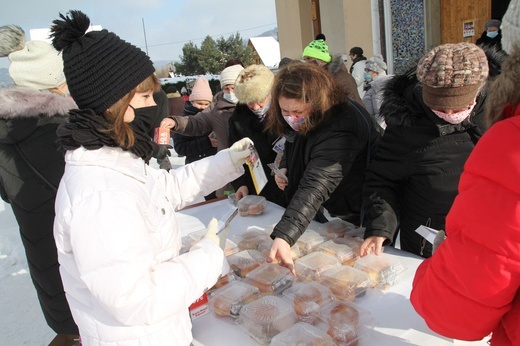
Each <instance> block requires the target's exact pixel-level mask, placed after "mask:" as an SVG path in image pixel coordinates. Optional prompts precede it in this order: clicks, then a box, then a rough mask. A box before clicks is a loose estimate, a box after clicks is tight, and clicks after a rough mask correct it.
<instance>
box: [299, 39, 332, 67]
mask: <svg viewBox="0 0 520 346" xmlns="http://www.w3.org/2000/svg"><path fill="white" fill-rule="evenodd" d="M305 57H309V58H314V59H318V60H321V61H325V62H326V63H329V62H330V61H331V60H332V57H331V56H330V54H329V47H328V46H327V44H326V43H325V41H323V40H314V41H312V42H311V43H309V45H308V46H307V47H305V49H304V50H303V54H302V58H305Z"/></svg>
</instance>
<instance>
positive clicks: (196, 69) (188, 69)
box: [175, 41, 205, 75]
mask: <svg viewBox="0 0 520 346" xmlns="http://www.w3.org/2000/svg"><path fill="white" fill-rule="evenodd" d="M199 56H200V49H199V48H198V47H197V45H196V44H194V43H193V42H191V41H190V42H188V43H186V44H185V45H184V46H183V47H182V56H181V62H180V63H179V64H175V68H176V70H177V72H178V73H180V74H183V75H197V74H204V73H205V71H204V69H203V68H202V67H201V66H200V63H199Z"/></svg>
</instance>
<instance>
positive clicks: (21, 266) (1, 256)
mask: <svg viewBox="0 0 520 346" xmlns="http://www.w3.org/2000/svg"><path fill="white" fill-rule="evenodd" d="M170 161H171V162H172V166H173V168H176V167H179V166H181V165H183V164H184V158H179V157H177V155H176V154H175V152H174V151H173V150H172V157H171V159H170ZM151 166H154V167H158V166H157V164H156V162H155V160H154V159H152V162H151ZM55 336H56V334H55V333H54V331H53V330H52V329H50V328H49V327H48V326H47V324H46V323H45V320H44V318H43V314H42V312H41V310H40V305H39V303H38V298H37V297H36V291H35V289H34V286H33V284H32V282H31V277H30V276H29V269H28V267H27V260H26V258H25V252H24V248H23V246H22V241H21V240H20V235H19V231H18V224H17V222H16V219H15V217H14V215H13V212H12V209H11V207H10V206H9V204H6V203H5V202H4V201H2V200H0V346H21V345H29V346H44V345H45V346H46V345H48V344H49V343H50V342H51V340H52V339H53V338H54V337H55Z"/></svg>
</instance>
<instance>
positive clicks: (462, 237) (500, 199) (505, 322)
mask: <svg viewBox="0 0 520 346" xmlns="http://www.w3.org/2000/svg"><path fill="white" fill-rule="evenodd" d="M517 75H518V74H517ZM511 86H512V87H514V85H513V84H511ZM519 177H520V106H517V108H516V112H515V115H514V116H512V117H511V118H508V119H505V120H502V121H499V122H497V123H496V124H494V125H493V126H492V127H491V128H490V129H489V131H487V132H486V134H484V136H483V137H482V139H481V140H480V141H479V142H478V144H477V146H476V147H475V149H474V150H473V152H472V153H471V155H470V157H469V158H468V160H467V162H466V165H465V167H464V173H463V174H462V176H461V178H460V185H459V195H458V196H457V198H456V199H455V202H454V203H453V207H452V208H451V210H450V213H449V214H448V217H447V220H446V232H447V238H446V240H445V241H444V242H442V243H441V245H440V246H439V248H438V249H437V251H436V252H435V254H434V256H432V257H431V258H430V259H428V260H425V261H424V262H423V263H422V264H421V265H420V266H419V268H418V269H417V272H416V273H415V278H414V282H413V290H412V293H411V297H410V300H411V302H412V304H413V306H414V308H415V310H417V312H418V313H419V314H420V315H421V316H422V317H423V318H424V319H425V320H426V323H427V324H428V326H429V327H430V328H431V329H432V330H434V331H436V332H438V333H440V334H442V335H445V336H448V337H451V338H456V339H462V340H480V339H482V338H483V337H485V336H487V335H489V333H491V332H492V333H493V334H492V337H491V345H493V346H513V345H520V214H519V212H518V208H519V204H520V184H518V180H519Z"/></svg>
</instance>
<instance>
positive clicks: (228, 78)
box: [220, 65, 244, 88]
mask: <svg viewBox="0 0 520 346" xmlns="http://www.w3.org/2000/svg"><path fill="white" fill-rule="evenodd" d="M243 69H244V68H243V67H242V65H233V66H229V67H226V68H225V69H224V70H223V71H222V73H221V74H220V87H221V88H223V87H224V86H225V85H228V84H235V81H236V80H237V77H238V74H239V73H240V72H241V71H242V70H243Z"/></svg>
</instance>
